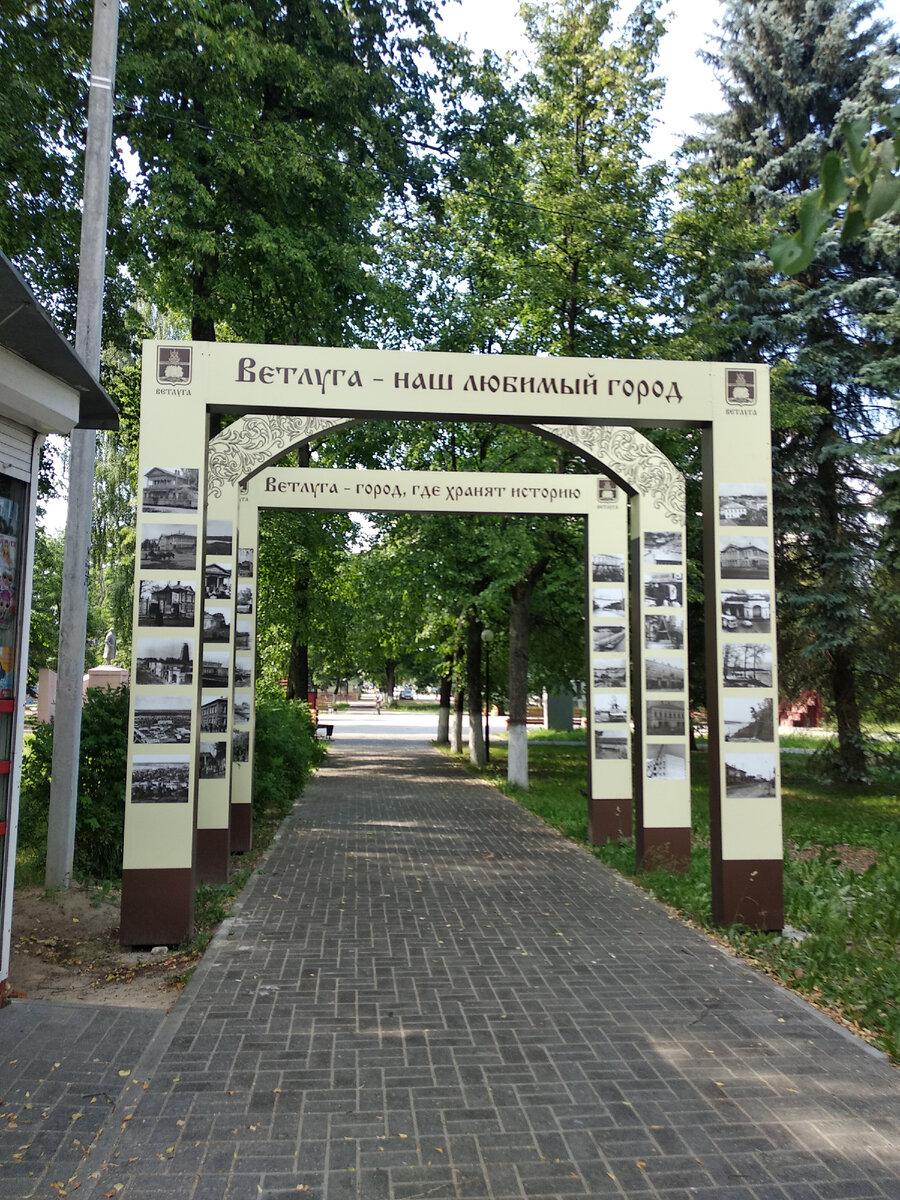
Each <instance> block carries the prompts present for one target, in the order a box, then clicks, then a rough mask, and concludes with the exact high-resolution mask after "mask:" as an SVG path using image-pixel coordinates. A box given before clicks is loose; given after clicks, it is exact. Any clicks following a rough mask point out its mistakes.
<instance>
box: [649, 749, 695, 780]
mask: <svg viewBox="0 0 900 1200" xmlns="http://www.w3.org/2000/svg"><path fill="white" fill-rule="evenodd" d="M646 773H647V778H648V779H686V778H687V758H686V755H685V748H684V746H678V745H675V744H674V743H673V742H648V743H647V758H646Z"/></svg>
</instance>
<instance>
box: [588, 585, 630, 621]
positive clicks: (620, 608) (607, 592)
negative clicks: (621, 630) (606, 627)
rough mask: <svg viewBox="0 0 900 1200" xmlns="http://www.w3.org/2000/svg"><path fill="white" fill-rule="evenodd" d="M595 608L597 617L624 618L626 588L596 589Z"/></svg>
mask: <svg viewBox="0 0 900 1200" xmlns="http://www.w3.org/2000/svg"><path fill="white" fill-rule="evenodd" d="M593 608H594V616H595V617H624V616H625V590H624V588H594V598H593Z"/></svg>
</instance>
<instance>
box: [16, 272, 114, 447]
mask: <svg viewBox="0 0 900 1200" xmlns="http://www.w3.org/2000/svg"><path fill="white" fill-rule="evenodd" d="M0 347H2V348H3V349H5V350H7V351H9V352H10V353H11V354H15V355H17V356H18V357H19V358H22V359H24V360H25V362H27V363H30V364H31V366H33V367H36V368H37V369H38V370H39V371H42V372H43V373H44V374H45V375H49V376H51V377H52V378H53V379H56V380H58V381H59V382H61V383H62V384H64V385H65V386H67V387H69V388H71V389H72V390H73V391H75V392H76V393H77V394H78V420H77V425H78V426H79V427H80V428H83V429H117V428H118V426H119V415H118V412H117V410H116V406H115V404H114V403H113V401H112V399H111V398H110V396H109V394H108V393H107V392H106V390H105V389H104V388H102V387H101V386H100V384H99V383H98V382H97V380H96V379H95V378H94V376H93V375H92V374H91V372H90V371H89V370H88V368H87V366H86V365H85V364H84V362H82V360H81V358H80V357H79V355H78V354H76V352H75V350H74V349H73V348H72V346H71V345H70V344H69V343H68V342H67V341H66V339H65V338H64V337H63V336H62V334H61V333H60V332H59V330H58V329H57V328H56V327H55V326H54V324H53V322H52V321H51V320H50V317H49V316H48V315H47V313H46V312H45V311H44V309H43V308H42V307H41V305H40V304H39V303H38V301H37V298H36V297H35V295H34V293H33V292H32V291H31V288H29V286H28V284H27V283H26V282H25V280H24V278H23V277H22V275H20V274H19V272H18V271H17V270H16V268H15V267H14V266H13V264H12V263H11V262H10V261H9V259H8V258H7V257H6V255H5V254H3V253H2V252H0ZM47 423H49V422H47ZM61 424H62V427H60V428H55V429H52V430H48V432H53V433H68V432H69V428H70V424H66V423H64V422H63V423H61Z"/></svg>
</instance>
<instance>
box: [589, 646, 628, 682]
mask: <svg viewBox="0 0 900 1200" xmlns="http://www.w3.org/2000/svg"><path fill="white" fill-rule="evenodd" d="M625 683H626V676H625V659H624V657H623V656H619V655H612V654H611V655H610V656H609V657H608V658H595V659H594V687H612V688H620V687H621V688H623V687H625Z"/></svg>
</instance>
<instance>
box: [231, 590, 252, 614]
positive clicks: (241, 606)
mask: <svg viewBox="0 0 900 1200" xmlns="http://www.w3.org/2000/svg"><path fill="white" fill-rule="evenodd" d="M234 607H235V608H236V609H237V611H238V612H239V613H241V614H243V615H244V616H246V615H248V614H249V613H252V612H253V588H252V587H251V586H250V585H249V584H248V583H244V584H240V583H239V584H238V586H237V595H236V597H235V606H234Z"/></svg>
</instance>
